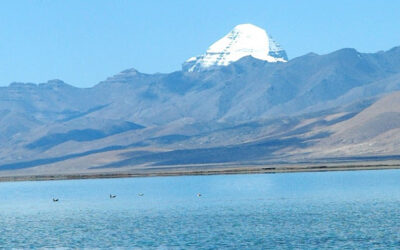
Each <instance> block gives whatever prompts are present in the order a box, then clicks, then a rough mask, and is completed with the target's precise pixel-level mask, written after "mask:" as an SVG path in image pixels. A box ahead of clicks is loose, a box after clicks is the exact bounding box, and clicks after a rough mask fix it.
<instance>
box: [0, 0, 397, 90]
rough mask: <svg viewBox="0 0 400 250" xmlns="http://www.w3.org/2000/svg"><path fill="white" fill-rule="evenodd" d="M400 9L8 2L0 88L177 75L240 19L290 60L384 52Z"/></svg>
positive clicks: (374, 4)
mask: <svg viewBox="0 0 400 250" xmlns="http://www.w3.org/2000/svg"><path fill="white" fill-rule="evenodd" d="M287 6H291V7H290V8H288V7H287ZM399 7H400V3H399V2H396V1H387V2H385V3H384V4H382V3H381V2H378V1H371V2H363V1H352V2H346V1H335V2H330V3H326V2H320V1H308V2H307V3H299V2H295V1H292V2H291V3H290V4H286V5H285V6H284V5H283V4H281V3H279V2H264V1H253V2H252V3H250V4H249V3H241V2H239V1H219V2H217V3H214V2H211V1H202V2H201V3H194V2H179V1H174V2H168V3H167V2H162V1H156V2H154V1H152V2H126V1H117V2H107V1H96V2H95V1H86V2H80V1H69V2H49V1H43V2H39V1H35V2H34V1H32V2H29V1H18V2H6V3H3V8H2V9H1V10H0V13H1V15H0V16H1V20H2V22H0V37H1V38H2V46H0V55H2V56H1V60H0V73H1V74H0V86H7V85H9V84H10V83H11V82H35V83H39V82H46V81H47V80H50V79H61V80H63V81H65V82H67V83H69V84H71V85H73V86H77V87H90V86H93V85H95V84H97V83H98V82H100V81H102V80H104V79H106V78H107V77H109V76H111V75H113V74H115V73H118V72H120V71H121V70H124V69H128V68H135V69H137V70H139V71H140V72H144V73H155V72H162V73H169V72H173V71H176V70H180V68H181V64H182V63H183V62H184V61H185V60H186V59H188V58H189V57H192V56H196V55H199V54H202V53H204V52H205V50H206V49H207V47H208V46H209V45H211V44H212V43H213V42H215V41H216V40H217V39H219V38H221V37H222V36H224V35H225V34H226V33H227V32H229V31H230V30H231V29H232V28H233V27H234V26H235V25H237V24H240V23H253V24H255V25H257V26H260V27H261V28H263V29H265V30H266V31H267V32H268V33H269V34H270V35H272V36H273V37H274V38H275V39H276V41H277V42H278V43H280V44H281V46H282V47H283V48H284V49H285V50H286V52H287V53H288V56H289V59H292V58H294V57H298V56H301V55H304V54H307V53H309V52H315V53H318V54H326V53H329V52H332V51H335V50H337V49H341V48H345V47H347V48H355V49H357V50H358V51H360V52H376V51H380V50H388V49H391V48H392V47H395V46H398V45H400V42H398V41H399V40H400V35H399V34H398V32H397V27H398V26H399V24H400V20H398V18H397V12H396V10H398V9H399ZM164 20H168V22H165V21H164ZM315 20H318V22H316V21H315Z"/></svg>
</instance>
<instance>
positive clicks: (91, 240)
mask: <svg viewBox="0 0 400 250" xmlns="http://www.w3.org/2000/svg"><path fill="white" fill-rule="evenodd" d="M110 193H112V194H116V195H117V197H116V198H115V199H110V198H109V194H110ZM139 193H143V194H144V196H138V194H139ZM198 193H201V194H202V196H200V197H198V196H197V194H198ZM53 197H57V198H59V199H60V201H59V202H53V201H52V198H53ZM47 247H49V248H53V247H67V248H129V249H132V248H138V249H141V248H144V249H152V248H154V249H229V248H231V249H245V248H247V249H266V248H274V249H293V248H297V249H313V248H337V249H339V248H340V249H343V248H363V249H364V248H374V249H389V248H399V247H400V171H398V170H381V171H357V172H329V173H295V174H258V175H218V176H183V177H154V178H126V179H97V180H68V181H43V182H14V183H0V248H47Z"/></svg>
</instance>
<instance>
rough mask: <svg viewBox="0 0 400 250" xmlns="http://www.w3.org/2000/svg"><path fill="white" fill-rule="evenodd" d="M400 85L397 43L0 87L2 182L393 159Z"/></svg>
mask: <svg viewBox="0 0 400 250" xmlns="http://www.w3.org/2000/svg"><path fill="white" fill-rule="evenodd" d="M399 90H400V47H396V48H393V49H391V50H388V51H381V52H377V53H360V52H357V51H356V50H354V49H341V50H338V51H335V52H333V53H330V54H327V55H317V54H314V53H310V54H307V55H304V56H301V57H298V58H294V59H292V60H289V61H287V62H279V61H277V62H268V61H266V60H259V59H256V58H254V57H252V56H244V57H242V58H240V59H239V60H237V61H234V62H231V63H229V64H228V65H227V66H218V65H214V66H213V67H212V68H210V69H208V70H201V71H192V72H188V71H186V70H183V71H177V72H172V73H169V74H144V73H140V72H138V71H137V70H135V69H128V70H125V71H122V72H121V73H119V74H116V75H115V76H112V77H109V78H108V79H106V80H104V81H102V82H100V83H99V84H97V85H95V86H94V87H92V88H76V87H73V86H71V85H68V84H66V83H64V82H62V81H61V80H52V81H49V82H47V83H42V84H33V83H12V84H10V85H9V86H8V87H1V88H0V170H4V171H0V175H1V173H5V172H6V171H5V170H7V171H9V170H17V169H22V170H23V171H28V170H29V171H32V172H35V171H36V172H37V173H42V172H43V173H44V172H46V169H53V170H52V171H55V172H57V171H58V172H63V171H72V172H73V171H75V172H80V171H91V170H88V169H90V168H92V167H94V168H96V169H103V168H116V167H118V168H124V167H132V166H157V165H171V164H178V165H179V164H216V163H226V162H237V163H246V162H253V163H254V162H257V163H260V164H261V163H263V162H286V161H287V162H291V161H300V160H301V161H305V162H307V161H315V160H318V159H322V158H335V157H355V156H367V155H377V156H382V155H400V147H398V143H397V142H398V141H399V140H398V137H399V136H400V130H399V126H400V113H399V111H398V108H399V107H400V105H399V103H398V102H399V101H398V100H399V97H400V95H399V94H398V93H394V92H396V91H399ZM91 157H92V158H91ZM74 164H78V165H79V167H77V166H76V165H74ZM36 172H35V173H36Z"/></svg>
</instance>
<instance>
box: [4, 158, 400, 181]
mask: <svg viewBox="0 0 400 250" xmlns="http://www.w3.org/2000/svg"><path fill="white" fill-rule="evenodd" d="M383 169H400V163H399V162H394V163H393V162H388V163H365V162H363V163H354V162H352V163H349V164H345V163H342V164H326V165H324V164H321V165H315V164H314V165H295V164H293V165H284V166H281V165H277V166H270V165H268V166H239V167H238V166H234V167H223V168H201V167H196V169H195V170H194V169H193V168H185V167H165V168H157V169H142V170H135V171H132V170H131V171H113V172H103V173H101V172H99V173H68V174H65V173H64V174H35V175H23V174H19V175H8V176H0V182H7V181H8V182H9V181H44V180H76V179H99V178H129V177H152V176H185V175H220V174H266V173H271V174H272V173H296V172H326V171H356V170H383Z"/></svg>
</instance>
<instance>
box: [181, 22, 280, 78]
mask: <svg viewBox="0 0 400 250" xmlns="http://www.w3.org/2000/svg"><path fill="white" fill-rule="evenodd" d="M245 56H252V57H254V58H257V59H260V60H264V61H267V62H286V61H287V56H286V52H285V51H284V50H283V49H282V48H281V47H280V46H279V44H278V43H277V42H275V41H274V40H273V39H272V37H270V36H269V35H268V34H267V32H266V31H265V30H263V29H262V28H260V27H257V26H255V25H253V24H240V25H237V26H236V27H235V28H234V29H233V30H232V31H230V32H229V33H228V34H227V35H225V36H224V37H223V38H221V39H220V40H218V41H216V42H215V43H214V44H212V45H211V46H210V47H209V48H208V49H207V52H206V53H205V54H204V55H200V56H197V57H191V58H189V59H188V60H187V61H186V62H185V63H184V64H183V70H184V71H189V72H191V71H203V70H208V69H212V68H214V67H216V66H226V65H229V64H230V63H232V62H235V61H237V60H239V59H240V58H242V57H245Z"/></svg>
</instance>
